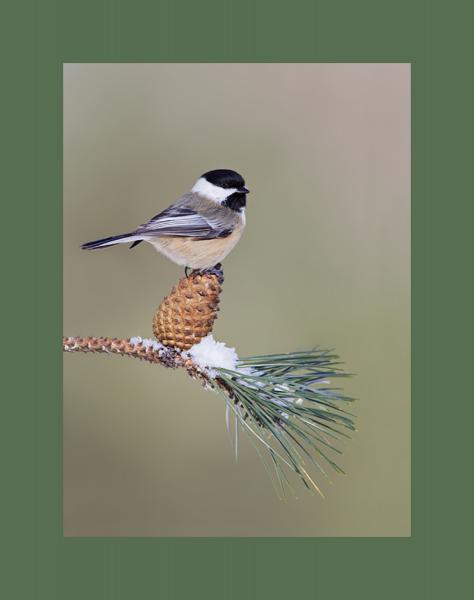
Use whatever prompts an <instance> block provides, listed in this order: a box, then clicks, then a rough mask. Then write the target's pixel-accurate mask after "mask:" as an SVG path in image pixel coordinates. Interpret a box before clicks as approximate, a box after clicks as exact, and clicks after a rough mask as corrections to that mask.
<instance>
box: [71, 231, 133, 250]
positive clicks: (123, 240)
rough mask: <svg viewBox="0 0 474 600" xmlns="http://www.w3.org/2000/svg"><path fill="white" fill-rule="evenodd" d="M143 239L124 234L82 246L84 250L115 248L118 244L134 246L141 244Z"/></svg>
mask: <svg viewBox="0 0 474 600" xmlns="http://www.w3.org/2000/svg"><path fill="white" fill-rule="evenodd" d="M142 239H143V238H142V237H140V236H137V235H133V233H122V234H121V235H113V236H112V237H107V238H102V239H100V240H94V241H92V242H86V243H85V244H82V245H81V248H82V249H83V250H96V249H97V248H105V247H107V246H115V245H116V244H128V243H129V242H133V243H134V245H136V244H137V243H139V242H140V241H141V240H142Z"/></svg>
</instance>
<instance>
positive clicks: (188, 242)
mask: <svg viewBox="0 0 474 600" xmlns="http://www.w3.org/2000/svg"><path fill="white" fill-rule="evenodd" d="M248 193H249V190H248V189H247V188H246V187H245V181H244V179H243V177H242V176H241V175H239V174H238V173H236V172H235V171H231V170H230V169H216V170H214V171H208V172H207V173H204V175H202V176H201V177H200V178H199V179H198V180H197V182H196V183H195V184H194V186H193V188H192V189H191V191H190V192H188V193H187V194H184V196H181V198H179V200H177V201H176V202H175V203H174V204H172V205H171V206H169V207H168V208H167V209H166V210H164V211H163V212H161V213H159V214H158V215H156V216H155V217H153V218H152V219H150V221H148V222H147V223H145V224H144V225H140V227H138V228H137V229H135V231H132V232H130V233H123V234H121V235H114V236H112V237H108V238H103V239H100V240H95V241H93V242H87V244H83V245H82V246H81V248H83V249H84V250H95V249H96V248H105V247H106V246H114V245H115V244H127V243H130V242H132V245H131V246H130V248H134V247H135V246H136V245H137V244H139V243H140V242H149V243H150V244H152V246H154V247H155V248H156V249H157V250H158V252H161V253H162V254H164V255H165V256H167V257H168V258H169V259H171V260H172V261H173V262H175V263H176V264H178V265H182V266H184V267H190V268H192V269H196V270H206V269H211V268H213V267H214V266H215V265H216V264H217V263H219V262H220V261H222V260H223V259H224V258H225V257H226V256H227V255H228V254H229V252H230V251H231V250H232V249H233V247H234V246H235V245H236V244H237V242H238V241H239V239H240V236H241V235H242V231H243V229H244V227H245V203H246V197H247V194H248Z"/></svg>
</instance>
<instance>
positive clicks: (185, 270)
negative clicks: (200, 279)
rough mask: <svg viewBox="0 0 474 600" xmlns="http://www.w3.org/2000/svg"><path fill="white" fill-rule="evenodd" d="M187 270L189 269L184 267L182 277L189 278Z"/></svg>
mask: <svg viewBox="0 0 474 600" xmlns="http://www.w3.org/2000/svg"><path fill="white" fill-rule="evenodd" d="M188 270H189V267H184V276H185V277H189V275H188ZM193 273H194V271H193Z"/></svg>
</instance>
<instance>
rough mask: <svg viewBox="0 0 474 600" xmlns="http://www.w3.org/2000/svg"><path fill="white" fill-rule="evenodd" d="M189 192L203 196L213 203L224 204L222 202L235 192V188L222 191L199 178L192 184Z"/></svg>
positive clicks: (222, 189)
mask: <svg viewBox="0 0 474 600" xmlns="http://www.w3.org/2000/svg"><path fill="white" fill-rule="evenodd" d="M191 191H192V192H195V193H196V194H200V195H201V196H204V197H205V198H207V199H208V200H212V201H213V202H218V203H219V204H220V203H221V202H224V200H225V199H226V198H228V197H229V196H230V195H231V194H233V193H234V192H236V191H237V188H229V189H224V188H221V187H219V186H218V185H214V184H213V183H210V182H209V181H208V180H207V179H205V178H204V177H200V178H199V179H198V180H197V181H196V183H195V184H194V186H193V188H192V190H191Z"/></svg>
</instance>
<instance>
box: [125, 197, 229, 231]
mask: <svg viewBox="0 0 474 600" xmlns="http://www.w3.org/2000/svg"><path fill="white" fill-rule="evenodd" d="M231 231H232V227H230V228H229V223H227V224H226V223H223V222H222V220H221V218H219V215H216V214H212V213H209V214H202V213H198V212H196V211H195V210H193V209H192V208H189V206H180V205H178V204H174V205H172V206H170V207H169V208H167V209H166V210H164V211H163V212H161V213H159V214H158V215H156V216H155V217H153V218H152V219H151V220H150V221H148V223H145V224H144V225H141V226H140V227H139V228H138V229H137V230H136V231H135V232H134V233H135V234H136V235H144V236H146V235H150V236H153V235H156V236H183V237H197V238H202V239H212V238H217V237H225V236H226V235H229V234H230V233H231Z"/></svg>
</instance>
